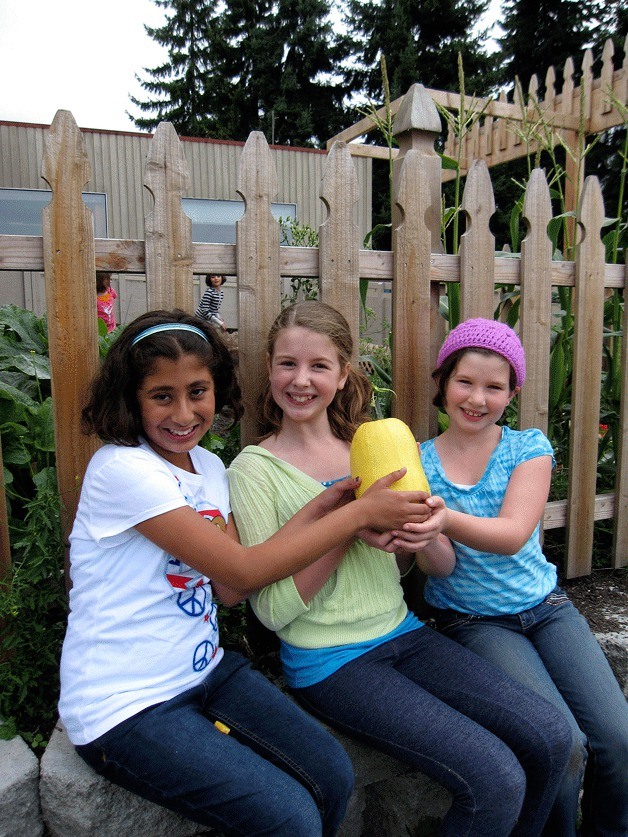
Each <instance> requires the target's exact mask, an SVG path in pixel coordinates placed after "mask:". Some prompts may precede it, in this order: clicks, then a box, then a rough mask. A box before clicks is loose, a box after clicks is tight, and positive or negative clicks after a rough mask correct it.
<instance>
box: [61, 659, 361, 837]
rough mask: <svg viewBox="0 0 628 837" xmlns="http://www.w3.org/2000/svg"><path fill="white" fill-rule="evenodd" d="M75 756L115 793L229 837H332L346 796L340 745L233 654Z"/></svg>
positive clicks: (349, 784) (348, 786)
mask: <svg viewBox="0 0 628 837" xmlns="http://www.w3.org/2000/svg"><path fill="white" fill-rule="evenodd" d="M216 720H219V721H221V722H222V723H223V724H226V725H227V726H228V727H229V728H230V732H229V734H227V735H226V734H225V733H224V732H220V731H219V730H218V729H217V728H216V727H215V726H214V721H216ZM76 749H77V751H78V753H79V755H81V756H82V758H84V759H85V761H86V762H87V763H88V764H90V765H91V766H92V767H93V768H94V769H95V770H96V771H97V772H98V773H100V774H102V775H103V776H105V777H106V778H107V779H110V780H111V781H112V782H114V783H115V784H118V785H122V787H124V788H127V789H128V790H130V791H133V792H134V793H136V794H138V795H139V796H142V797H144V798H146V799H150V800H151V801H153V802H156V803H157V804H159V805H163V806H164V807H165V808H170V809H171V810H173V811H177V812H178V813H179V814H182V815H183V816H185V817H187V818H188V819H191V820H193V821H194V822H198V823H203V824H205V825H210V826H214V827H215V828H217V829H218V830H219V831H221V832H222V833H224V834H230V835H231V834H245V835H273V837H275V835H277V837H279V835H281V837H297V835H299V836H300V837H319V835H321V834H325V835H333V834H335V833H336V832H337V830H338V828H339V826H340V823H341V822H342V820H343V818H344V815H345V811H346V806H347V803H348V800H349V797H350V796H351V793H352V791H353V768H352V765H351V762H350V760H349V757H348V756H347V754H346V753H345V751H344V749H343V748H342V747H341V746H340V744H339V743H338V742H337V741H336V740H335V739H334V738H333V737H332V736H331V735H330V734H329V733H328V732H327V731H326V730H324V729H323V727H322V726H321V725H320V724H319V723H318V722H317V721H315V720H314V719H313V718H311V717H310V716H309V715H307V714H306V713H305V712H303V710H302V709H300V708H299V707H298V706H297V705H296V704H294V703H293V701H291V700H290V699H289V698H288V697H286V695H284V694H282V693H281V692H280V691H279V689H277V688H276V687H275V686H273V685H272V684H271V683H270V682H269V681H268V680H267V679H266V678H265V677H264V676H263V675H262V674H260V673H259V672H257V671H254V670H253V669H252V668H251V666H250V664H249V663H248V661H247V660H246V659H245V658H244V657H242V656H241V655H239V654H234V653H232V652H226V653H225V656H224V659H223V660H222V661H221V662H220V663H219V665H218V666H217V667H216V668H215V669H214V671H212V672H211V673H210V674H209V675H208V677H207V678H206V680H205V681H204V682H203V683H201V684H200V685H198V686H195V687H194V688H192V689H189V690H188V691H186V692H184V693H183V694H180V695H178V696H177V697H175V698H172V700H168V701H165V702H164V703H161V704H157V705H156V706H152V707H150V708H149V709H146V710H144V711H143V712H140V713H138V714H137V715H135V716H134V717H133V718H129V719H128V720H127V721H124V722H122V723H121V724H119V725H118V726H117V727H114V728H113V729H112V730H109V731H108V732H106V733H105V734H104V735H103V736H101V737H100V738H99V739H97V740H96V741H93V742H92V743H90V744H86V745H83V746H79V747H77V748H76Z"/></svg>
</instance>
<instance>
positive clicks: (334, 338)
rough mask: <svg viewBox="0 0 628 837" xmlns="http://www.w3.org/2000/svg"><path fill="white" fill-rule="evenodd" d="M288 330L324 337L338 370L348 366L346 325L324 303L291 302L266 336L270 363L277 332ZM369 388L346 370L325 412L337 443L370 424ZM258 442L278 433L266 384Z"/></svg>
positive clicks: (354, 369) (363, 378)
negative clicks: (335, 355)
mask: <svg viewBox="0 0 628 837" xmlns="http://www.w3.org/2000/svg"><path fill="white" fill-rule="evenodd" d="M292 326H301V328H307V329H309V330H310V331H314V332H316V333H317V334H322V335H323V336H324V337H328V338H329V339H330V340H331V342H332V343H333V344H334V347H335V349H336V351H337V352H338V360H339V361H340V365H341V366H343V367H344V366H346V364H348V363H350V361H351V358H352V356H353V338H352V336H351V331H350V329H349V324H348V323H347V321H346V320H345V318H344V317H343V316H342V314H341V313H340V312H338V311H336V309H335V308H332V307H331V305H327V304H326V303H324V302H317V301H316V300H308V301H307V302H295V303H294V304H293V305H290V306H288V308H284V310H283V311H282V312H281V314H279V316H278V317H277V319H276V320H275V322H274V323H273V324H272V326H271V329H270V331H269V333H268V341H267V344H266V349H267V352H268V357H269V358H271V359H272V357H273V352H274V349H275V342H276V340H277V336H278V334H279V332H280V331H283V329H285V328H290V327H292ZM370 403H371V384H370V381H369V379H368V378H367V377H366V375H365V374H364V372H362V370H361V369H358V368H357V367H353V366H350V367H349V374H348V377H347V381H346V383H345V385H344V388H343V389H339V390H338V392H337V393H336V396H335V398H334V400H333V401H332V403H331V404H330V405H329V407H328V408H327V414H328V416H329V424H330V426H331V430H332V433H333V434H334V436H336V437H337V438H339V439H343V440H344V441H346V442H350V441H351V439H352V438H353V434H354V433H355V431H356V429H357V427H358V425H360V424H362V423H363V422H365V421H370V419H371V414H370ZM259 412H260V418H259V427H260V439H265V438H266V437H267V436H270V435H272V434H273V433H278V432H279V430H280V429H281V419H282V415H283V413H282V411H281V409H280V408H279V407H278V406H277V404H276V403H275V400H274V399H273V396H272V392H271V388H270V381H266V386H265V387H264V391H263V393H262V395H261V398H260V411H259Z"/></svg>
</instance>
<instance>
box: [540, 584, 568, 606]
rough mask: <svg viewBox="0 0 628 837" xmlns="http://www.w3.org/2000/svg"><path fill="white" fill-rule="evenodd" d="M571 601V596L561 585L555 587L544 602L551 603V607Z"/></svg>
mask: <svg viewBox="0 0 628 837" xmlns="http://www.w3.org/2000/svg"><path fill="white" fill-rule="evenodd" d="M568 601H569V596H568V595H567V593H565V591H564V590H563V589H562V588H561V587H554V589H553V590H552V592H551V593H550V594H549V596H548V597H547V598H546V599H544V601H543V604H547V605H550V606H551V607H559V606H560V605H564V604H567V602H568Z"/></svg>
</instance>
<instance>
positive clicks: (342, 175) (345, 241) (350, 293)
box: [319, 142, 360, 360]
mask: <svg viewBox="0 0 628 837" xmlns="http://www.w3.org/2000/svg"><path fill="white" fill-rule="evenodd" d="M320 195H321V199H322V201H323V203H324V204H325V206H326V207H327V212H328V214H327V219H326V220H325V221H324V222H323V223H322V224H321V225H320V227H319V275H320V289H321V299H322V300H323V302H326V303H327V304H328V305H331V306H333V307H334V308H336V309H337V310H338V311H340V312H342V314H343V316H344V317H345V318H346V320H347V322H348V323H349V328H350V329H351V334H352V335H353V342H354V346H355V349H356V353H357V350H358V346H359V342H358V341H359V337H360V295H359V285H360V242H359V230H358V226H357V224H356V223H355V221H354V217H353V209H354V206H355V204H356V202H357V200H358V183H357V176H356V173H355V167H354V165H353V161H352V159H351V153H350V152H349V149H348V148H347V145H346V143H344V142H335V143H334V144H333V145H332V147H331V150H330V152H329V155H328V157H327V163H326V164H325V171H324V173H323V182H322V185H321V192H320ZM354 360H355V359H354Z"/></svg>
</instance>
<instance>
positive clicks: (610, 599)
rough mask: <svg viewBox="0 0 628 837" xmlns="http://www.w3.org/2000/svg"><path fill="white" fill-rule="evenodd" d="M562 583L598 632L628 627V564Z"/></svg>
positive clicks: (616, 631) (624, 630)
mask: <svg viewBox="0 0 628 837" xmlns="http://www.w3.org/2000/svg"><path fill="white" fill-rule="evenodd" d="M561 585H562V587H563V588H564V589H565V591H566V592H567V594H568V596H569V598H570V599H571V601H572V602H573V603H574V604H575V605H576V607H577V608H578V610H579V611H580V612H581V613H582V614H583V615H584V616H586V618H587V619H588V621H589V625H590V626H591V630H593V632H594V633H621V632H622V631H623V632H626V631H628V568H623V569H620V570H612V569H601V570H593V572H592V573H591V575H587V576H582V577H581V578H572V579H569V580H566V581H562V582H561Z"/></svg>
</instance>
